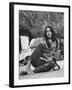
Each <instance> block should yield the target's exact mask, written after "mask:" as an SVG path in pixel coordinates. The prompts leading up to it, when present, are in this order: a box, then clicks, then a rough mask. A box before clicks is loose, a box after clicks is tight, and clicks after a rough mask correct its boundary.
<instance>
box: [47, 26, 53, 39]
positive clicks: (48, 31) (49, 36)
mask: <svg viewBox="0 0 72 90" xmlns="http://www.w3.org/2000/svg"><path fill="white" fill-rule="evenodd" d="M46 35H47V37H48V38H51V37H52V32H51V29H50V28H49V27H48V28H47V29H46Z"/></svg>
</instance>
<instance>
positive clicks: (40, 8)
mask: <svg viewBox="0 0 72 90" xmlns="http://www.w3.org/2000/svg"><path fill="white" fill-rule="evenodd" d="M19 10H32V11H33V10H34V11H52V12H64V77H63V78H50V79H49V78H46V79H35V80H34V79H24V80H19V73H18V70H19V65H18V59H19V57H18V56H19V49H18V46H19V44H18V43H19ZM68 23H69V22H68V8H63V7H62V8H61V7H43V6H29V5H15V6H14V52H15V54H14V85H16V86H17V85H33V84H48V83H49V84H50V83H62V82H68V70H69V68H68V67H69V66H68V65H69V62H68V60H69V56H68V53H69V52H68V51H69V50H68V49H69V48H68V40H69V38H68V29H69V26H68V25H69V24H68Z"/></svg>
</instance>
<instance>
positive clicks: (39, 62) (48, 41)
mask: <svg viewBox="0 0 72 90" xmlns="http://www.w3.org/2000/svg"><path fill="white" fill-rule="evenodd" d="M33 47H35V50H34V51H33V53H32V55H31V63H32V65H33V66H34V67H35V69H34V72H35V73H38V72H46V71H49V70H51V69H52V68H53V69H54V70H58V69H60V67H59V65H58V64H57V63H56V57H55V56H54V54H55V52H56V51H57V50H58V47H59V45H58V40H57V37H56V34H55V32H54V30H53V29H52V27H51V26H46V28H45V33H44V38H43V41H42V42H41V43H39V44H38V45H33V46H31V48H33ZM55 66H57V69H55V68H54V67H55Z"/></svg>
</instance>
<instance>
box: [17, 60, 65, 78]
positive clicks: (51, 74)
mask: <svg viewBox="0 0 72 90" xmlns="http://www.w3.org/2000/svg"><path fill="white" fill-rule="evenodd" d="M57 63H58V64H59V65H60V70H57V71H53V70H51V71H49V72H44V73H36V74H32V75H23V76H20V77H19V78H20V79H36V78H57V77H63V76H64V61H63V60H62V61H57ZM21 69H22V67H20V71H21Z"/></svg>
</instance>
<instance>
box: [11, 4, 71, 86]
mask: <svg viewBox="0 0 72 90" xmlns="http://www.w3.org/2000/svg"><path fill="white" fill-rule="evenodd" d="M12 5H13V11H12V12H13V15H14V17H13V22H14V25H11V26H13V27H14V28H13V30H14V51H13V52H14V55H13V56H14V60H13V64H12V65H14V67H13V66H12V67H11V68H13V70H14V73H13V77H12V76H11V77H12V79H13V82H14V83H13V85H14V86H15V85H16V86H20V85H43V84H57V83H60V84H61V83H69V78H70V77H69V73H70V72H69V69H70V68H69V64H70V63H69V62H70V60H69V53H70V52H69V31H70V28H69V23H70V21H69V8H70V7H69V6H54V5H53V6H52V5H46V6H45V5H42V4H41V5H39V4H22V5H21V4H19V3H16V4H14V3H12ZM11 10H12V9H11ZM12 12H11V13H12ZM11 20H12V19H11ZM11 63H12V61H11Z"/></svg>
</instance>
